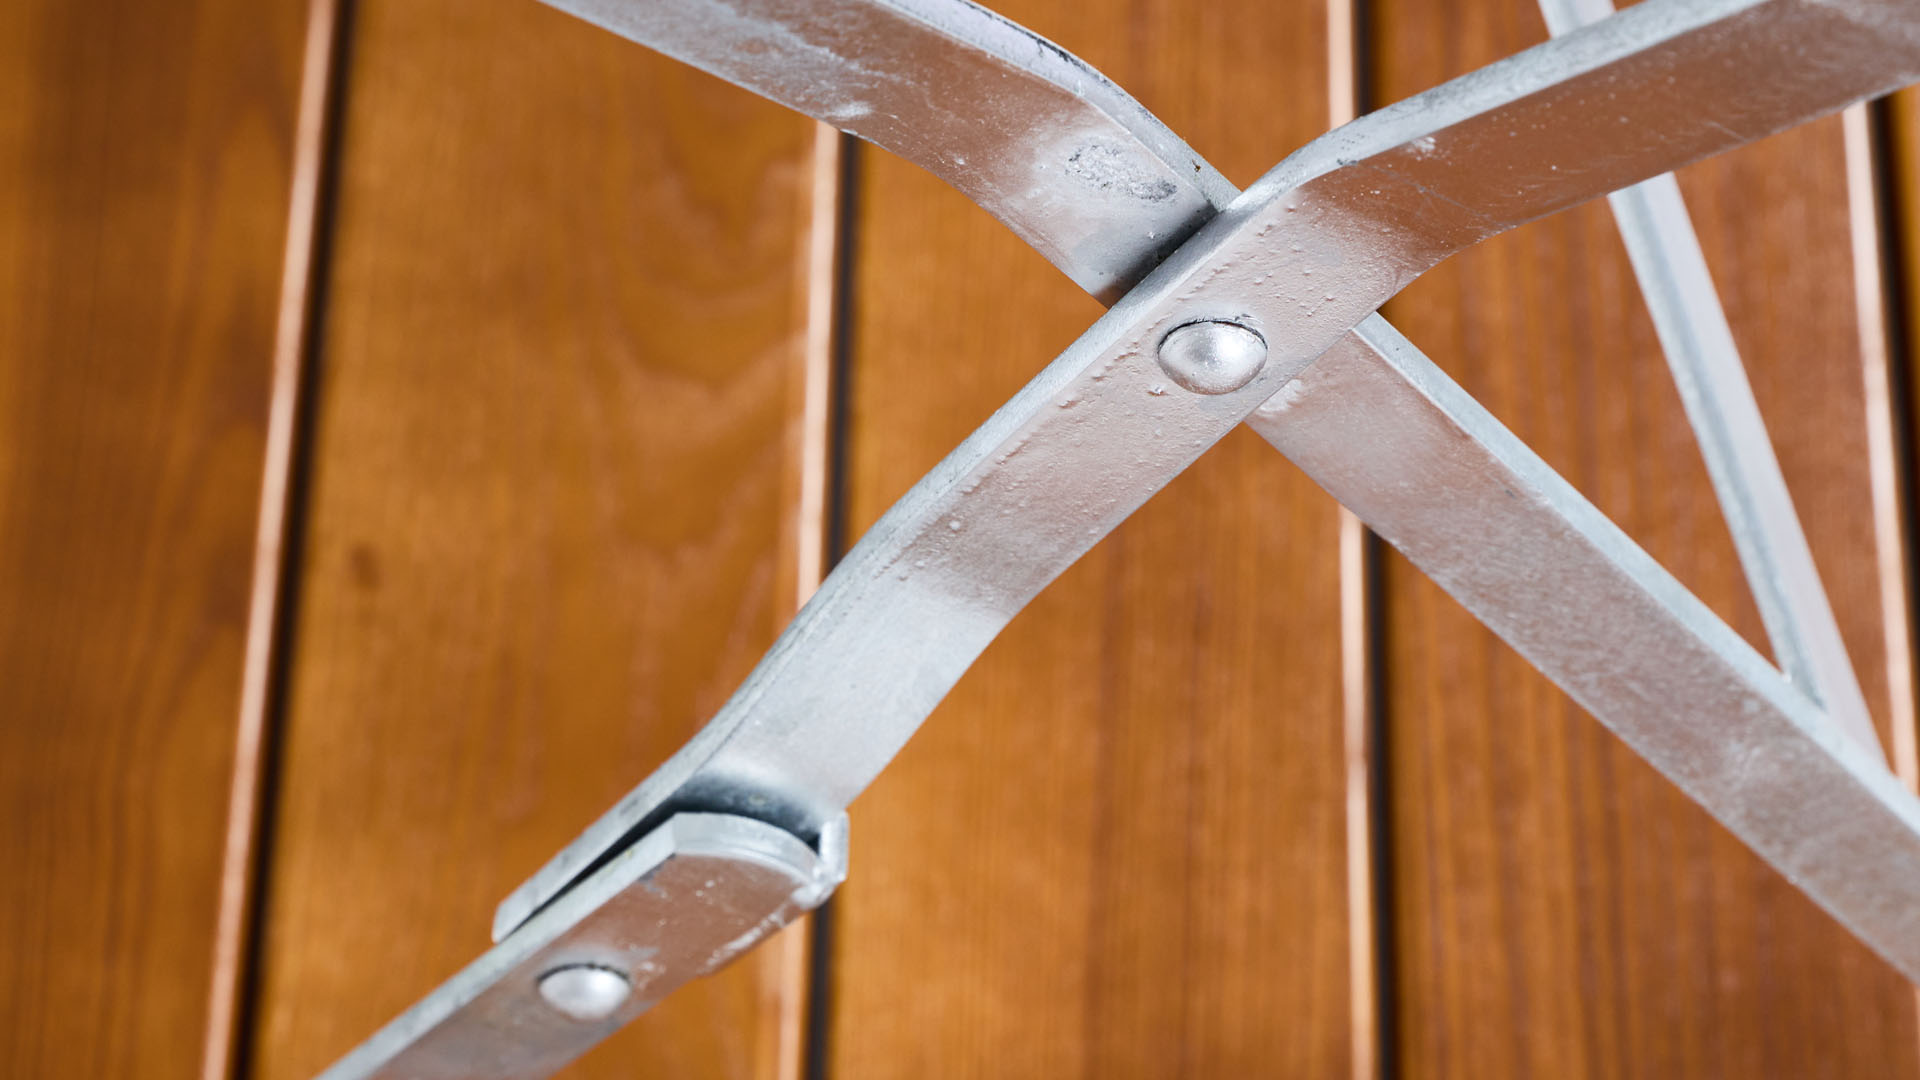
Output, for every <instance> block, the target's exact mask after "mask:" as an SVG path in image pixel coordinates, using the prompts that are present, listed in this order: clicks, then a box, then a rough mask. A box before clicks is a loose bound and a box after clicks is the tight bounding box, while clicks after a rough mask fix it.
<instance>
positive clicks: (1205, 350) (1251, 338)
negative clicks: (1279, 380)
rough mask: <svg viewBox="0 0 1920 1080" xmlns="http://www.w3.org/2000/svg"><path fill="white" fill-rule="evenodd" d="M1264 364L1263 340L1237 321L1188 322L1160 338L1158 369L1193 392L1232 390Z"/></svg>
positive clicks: (1264, 347) (1257, 371)
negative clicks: (1161, 369)
mask: <svg viewBox="0 0 1920 1080" xmlns="http://www.w3.org/2000/svg"><path fill="white" fill-rule="evenodd" d="M1266 363H1267V343H1266V341H1265V340H1264V339H1262V338H1261V337H1260V335H1259V334H1256V333H1254V332H1253V331H1251V330H1249V329H1247V328H1246V327H1244V326H1241V325H1240V324H1239V323H1230V322H1193V323H1188V324H1186V325H1185V326H1176V327H1174V329H1173V331H1172V332H1171V333H1169V334H1168V335H1167V336H1166V337H1164V338H1162V339H1161V340H1160V366H1161V368H1163V369H1165V371H1166V373H1167V374H1168V375H1169V376H1171V377H1172V378H1173V381H1174V382H1177V383H1179V384H1180V385H1181V386H1184V387H1186V388H1187V389H1189V390H1191V391H1193V392H1194V393H1196V394H1227V393H1232V392H1233V391H1235V390H1238V389H1240V388H1241V387H1243V386H1245V385H1247V384H1248V383H1250V382H1252V381H1253V377H1254V376H1255V375H1258V374H1260V369H1261V368H1262V367H1265V366H1266Z"/></svg>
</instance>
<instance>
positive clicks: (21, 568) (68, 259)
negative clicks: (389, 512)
mask: <svg viewBox="0 0 1920 1080" xmlns="http://www.w3.org/2000/svg"><path fill="white" fill-rule="evenodd" d="M303 10H304V5H303V4H302V3H300V2H298V0H269V2H241V0H178V2H175V3H170V4H152V3H141V2H122V0H108V2H105V3H99V4H69V3H65V2H64V0H13V2H10V3H6V4H0V927H4V930H0V1075H5V1076H8V1077H14V1078H20V1080H27V1078H48V1080H53V1078H60V1080H64V1078H68V1077H89V1076H93V1077H106V1076H116V1077H117V1076H140V1077H190V1076H194V1075H196V1074H197V1072H198V1069H199V1066H200V1042H201V1037H202V1031H203V1028H204V1026H205V1023H206V1000H207V986H208V981H209V974H210V966H211V962H212V959H213V934H214V923H215V918H216V908H217V904H218V895H219V877H220V858H221V840H222V827H223V819H224V815H225V813H226V802H227V795H226V791H227V773H228V768H229V764H230V759H231V755H232V747H233V739H234V715H235V710H236V704H237V699H238V696H239V688H240V661H241V645H242V638H243V634H244V629H245V622H246V599H247V596H246V594H247V582H248V576H249V572H250V569H251V561H252V544H253V533H254V517H255V504H256V500H257V496H258V492H259V487H260V468H261V446H262V438H263V430H262V429H263V427H264V424H265V419H266V390H267V379H268V373H269V368H270V364H271V354H272V346H273V330H274V317H275V306H276V299H277V290H278V285H279V277H280V255H281V241H282V235H283V232H284V229H285V226H286V214H287V205H286V189H287V183H288V173H289V167H290V166H289V162H290V158H291V154H292V149H291V147H292V126H293V114H294V105H295V100H294V99H295V90H296V87H297V85H298V79H299V56H300V32H301V29H302V25H303V19H302V15H303Z"/></svg>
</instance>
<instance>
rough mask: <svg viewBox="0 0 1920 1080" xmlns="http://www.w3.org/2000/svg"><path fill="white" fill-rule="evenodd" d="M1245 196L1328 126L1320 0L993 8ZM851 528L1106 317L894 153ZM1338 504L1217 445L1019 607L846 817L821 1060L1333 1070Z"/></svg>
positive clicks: (1156, 1073)
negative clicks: (1067, 56)
mask: <svg viewBox="0 0 1920 1080" xmlns="http://www.w3.org/2000/svg"><path fill="white" fill-rule="evenodd" d="M995 6H996V8H997V10H1000V11H1001V12H1002V13H1004V14H1006V15H1007V16H1008V17H1010V18H1013V19H1016V20H1018V21H1020V22H1023V23H1025V24H1026V25H1028V26H1031V27H1033V28H1034V29H1036V30H1038V31H1039V32H1040V33H1042V34H1045V35H1047V36H1048V37H1051V38H1052V39H1054V40H1055V41H1058V42H1059V43H1061V44H1062V45H1064V46H1065V47H1067V48H1069V49H1071V50H1073V51H1074V52H1075V53H1077V54H1078V55H1080V56H1081V57H1082V58H1084V59H1086V60H1088V61H1089V62H1091V63H1093V64H1094V65H1095V66H1097V67H1099V68H1100V69H1101V70H1103V71H1105V72H1107V73H1108V74H1109V75H1111V76H1113V77H1114V78H1115V79H1116V80H1117V81H1118V82H1120V83H1121V84H1122V85H1123V86H1125V87H1127V88H1128V90H1130V91H1131V92H1132V93H1134V94H1135V95H1136V96H1138V97H1139V98H1140V99H1141V100H1142V101H1143V102H1144V103H1145V104H1146V105H1147V107H1148V108H1150V109H1154V110H1157V111H1158V112H1159V113H1160V115H1161V116H1162V117H1163V118H1165V119H1166V120H1167V121H1168V123H1169V124H1170V126H1171V127H1172V128H1173V129H1174V130H1175V131H1178V132H1180V133H1181V134H1182V135H1183V136H1185V137H1186V138H1187V139H1188V140H1189V141H1190V142H1191V144H1192V145H1193V146H1194V147H1195V149H1197V150H1198V151H1199V152H1201V153H1202V154H1205V155H1207V156H1208V157H1209V158H1210V159H1211V160H1213V161H1214V163H1215V164H1216V165H1218V166H1219V167H1221V168H1222V169H1223V171H1225V172H1226V174H1227V175H1228V176H1229V177H1230V178H1232V179H1234V180H1235V181H1236V182H1239V183H1243V184H1244V183H1247V182H1250V181H1251V180H1252V179H1253V178H1255V177H1256V176H1258V175H1259V174H1260V173H1261V172H1262V171H1264V170H1265V169H1266V168H1268V167H1269V166H1271V165H1272V164H1273V163H1275V162H1277V161H1278V160H1279V159H1280V158H1281V157H1282V156H1284V155H1285V154H1286V153H1287V152H1288V151H1289V150H1291V149H1293V148H1294V147H1295V146H1296V145H1298V144H1299V143H1301V142H1304V141H1306V140H1307V139H1308V138H1310V137H1311V136H1313V135H1316V134H1318V133H1319V132H1320V131H1322V130H1324V128H1325V126H1326V123H1325V118H1326V114H1327V100H1326V79H1327V68H1326V62H1325V51H1326V38H1325V28H1324V25H1323V17H1322V14H1321V7H1320V5H1318V4H1292V3H1289V4H1276V5H1264V6H1262V5H1255V6H1251V7H1249V6H1248V5H1190V4H1180V3H1174V2H1160V0H1153V2H1102V3H1098V4H1087V5H1076V4H1069V3H1065V2H1059V0H1023V2H1019V3H1005V4H996V5H995ZM859 184H860V188H859V191H860V201H859V209H858V213H857V217H856V218H855V227H856V233H855V237H854V241H855V242H854V262H853V266H852V271H853V274H852V287H853V289H854V293H853V298H852V299H853V305H854V316H853V319H852V321H851V333H852V338H851V348H852V350H853V370H852V375H851V379H852V383H851V392H852V410H851V417H850V439H851V464H850V472H849V483H850V489H851V494H852V500H851V501H852V515H853V519H854V521H853V524H854V532H855V534H856V535H857V533H858V530H859V529H860V528H864V527H865V526H866V525H867V524H868V523H870V522H871V521H872V520H873V519H874V518H875V517H876V516H877V515H878V514H879V513H880V512H881V511H882V510H883V509H884V508H885V506H886V505H887V503H888V502H889V501H890V500H891V499H893V498H895V497H897V496H898V495H899V494H900V493H901V492H902V491H904V490H905V489H906V487H907V486H908V485H909V484H910V483H911V482H912V481H913V480H915V479H916V478H918V476H919V475H920V473H921V472H923V471H924V470H925V469H927V468H928V467H929V466H931V465H932V464H933V463H934V462H935V461H936V460H938V459H939V458H940V457H941V456H942V455H944V454H945V453H946V452H947V451H948V450H949V449H951V448H952V446H953V445H954V444H955V443H957V442H958V441H959V440H960V439H961V437H962V436H964V435H965V434H966V432H967V431H968V430H970V429H971V428H972V427H973V426H974V425H975V424H977V423H978V422H980V421H981V420H983V419H984V418H985V417H986V416H987V414H988V413H989V412H990V411H991V410H992V409H993V408H994V407H995V406H997V405H998V404H999V403H1000V402H1001V401H1002V400H1004V399H1005V398H1006V397H1007V396H1008V395H1009V394H1011V393H1012V392H1013V391H1014V390H1015V389H1017V388H1018V386H1019V385H1020V384H1021V383H1022V382H1024V381H1025V380H1026V379H1027V378H1029V377H1030V376H1031V375H1032V374H1033V373H1034V372H1036V371H1038V370H1039V369H1040V367H1041V366H1042V365H1043V364H1044V363H1045V362H1046V361H1048V360H1050V359H1051V358H1052V357H1053V355H1054V354H1055V353H1056V352H1057V351H1058V350H1059V349H1060V348H1061V347H1063V346H1064V345H1066V344H1067V343H1068V342H1069V341H1071V340H1072V339H1073V337H1074V336H1075V335H1076V334H1077V333H1078V332H1079V331H1080V330H1081V329H1082V328H1084V327H1085V326H1086V324H1087V323H1089V322H1091V321H1092V320H1093V319H1094V318H1095V317H1096V316H1097V315H1098V314H1099V313H1100V309H1099V308H1098V307H1097V306H1096V305H1095V304H1094V302H1093V301H1091V300H1090V299H1088V298H1086V297H1085V296H1084V295H1081V294H1079V293H1077V292H1076V291H1075V290H1074V289H1073V287H1072V286H1071V285H1070V284H1069V283H1068V282H1067V281H1066V280H1065V279H1064V278H1063V277H1061V276H1060V275H1059V274H1058V273H1057V272H1056V271H1054V270H1053V269H1052V268H1050V267H1049V266H1047V265H1046V264H1045V263H1044V262H1042V261H1041V260H1040V258H1039V257H1038V256H1036V255H1035V254H1033V253H1032V252H1031V251H1028V250H1027V249H1025V248H1024V247H1023V246H1022V245H1021V244H1020V243H1019V242H1018V241H1017V240H1015V239H1014V238H1013V237H1012V236H1011V235H1010V234H1008V233H1007V232H1006V231H1005V230H1004V229H1002V228H1001V227H1000V226H999V225H997V224H996V223H994V222H993V221H991V220H990V219H988V218H987V217H986V216H985V215H984V214H983V213H981V212H980V211H978V210H977V209H976V208H974V207H972V206H970V205H969V204H967V203H966V202H965V200H963V199H962V198H960V197H959V196H958V195H956V194H954V193H953V192H951V191H950V190H948V189H946V188H945V187H944V186H942V185H941V184H940V183H939V182H938V181H935V180H932V179H930V178H929V177H927V176H926V175H924V174H922V173H920V172H919V171H918V170H916V169H914V168H913V167H912V166H908V165H905V164H903V163H901V162H899V161H897V160H893V159H890V158H888V157H887V156H885V155H883V154H879V153H868V154H866V155H865V156H864V158H863V166H862V168H861V170H860V172H859ZM1335 509H1336V508H1335V506H1334V504H1333V503H1332V502H1331V501H1330V500H1328V499H1327V498H1326V497H1325V496H1324V495H1322V494H1321V493H1319V492H1318V490H1317V489H1315V488H1314V487H1313V486H1312V485H1311V484H1310V483H1308V482H1307V481H1306V480H1305V479H1303V478H1302V477H1300V476H1299V475H1298V474H1297V473H1296V472H1294V471H1293V469H1292V468H1291V466H1289V465H1287V464H1286V463H1285V462H1284V461H1282V460H1281V459H1280V458H1279V457H1278V456H1277V455H1275V454H1273V453H1272V451H1271V450H1269V449H1268V448H1266V447H1265V446H1264V445H1263V444H1261V443H1259V442H1258V440H1256V439H1254V438H1252V437H1250V436H1248V435H1247V434H1246V433H1244V432H1240V433H1236V434H1235V435H1233V436H1232V437H1230V438H1229V439H1228V440H1227V441H1226V442H1225V443H1224V444H1222V445H1221V446H1220V447H1218V448H1216V449H1215V450H1214V451H1212V452H1211V453H1209V454H1208V455H1207V457H1206V458H1205V459H1204V460H1202V461H1201V462H1200V463H1199V465H1197V466H1196V467H1195V468H1194V469H1192V470H1191V471H1189V472H1188V473H1187V474H1186V475H1184V476H1182V477H1181V478H1180V479H1179V480H1178V481H1176V482H1175V483H1174V484H1173V485H1171V486H1170V487H1169V488H1168V489H1167V490H1166V491H1164V492H1163V493H1161V494H1160V495H1158V496H1157V497H1156V498H1155V499H1154V500H1153V501H1152V502H1151V503H1150V504H1148V505H1147V507H1146V508H1145V509H1144V510H1142V511H1141V512H1140V513H1139V514H1137V515H1135V517H1134V519H1132V520H1131V521H1129V522H1128V523H1127V524H1126V525H1124V526H1123V527H1122V528H1121V529H1120V530H1118V531H1117V532H1116V533H1115V534H1114V535H1113V536H1112V537H1110V538H1109V539H1108V540H1107V541H1105V542H1104V543H1102V544H1101V545H1100V546H1099V547H1098V548H1096V549H1095V551H1094V552H1093V553H1092V554H1090V555H1089V556H1088V557H1087V558H1086V559H1084V560H1083V561H1082V562H1081V563H1080V564H1079V565H1078V566H1076V567H1075V568H1074V569H1073V570H1071V571H1069V572H1068V574H1067V575H1066V576H1065V577H1064V578H1063V579H1062V580H1061V581H1059V582H1058V583H1057V584H1055V585H1054V586H1053V587H1052V588H1050V589H1049V590H1048V591H1047V592H1046V593H1045V594H1044V595H1043V596H1042V597H1041V598H1040V600H1039V601H1037V602H1036V603H1035V604H1034V605H1033V607H1032V608H1031V609H1029V610H1028V611H1027V612H1026V613H1025V614H1023V615H1022V616H1021V617H1020V618H1019V619H1017V620H1016V621H1015V622H1014V624H1013V625H1012V626H1011V627H1010V628H1009V629H1008V630H1007V632H1006V633H1005V634H1004V635H1003V637H1002V638H1001V639H1000V641H998V642H997V643H996V644H995V645H994V646H993V647H992V648H990V649H989V650H988V652H987V654H986V656H985V657H984V658H983V659H982V660H981V662H980V663H979V664H978V665H977V666H976V668H975V669H974V670H973V671H972V672H971V673H970V674H969V675H968V676H967V677H966V678H965V679H964V680H963V681H962V682H961V684H960V686H959V687H958V689H957V690H956V691H955V693H954V694H953V696H952V697H951V698H949V699H948V701H947V702H946V703H945V704H944V705H943V706H942V707H941V708H940V709H939V710H938V711H937V712H936V713H935V714H934V716H933V717H932V718H931V719H930V720H929V721H928V723H927V726H926V728H925V729H924V730H923V731H922V732H921V733H920V735H919V736H918V737H917V738H916V739H915V741H914V742H913V743H912V744H911V745H909V746H908V747H907V749H906V751H905V752H904V753H903V754H902V755H901V756H900V757H899V758H898V759H897V760H896V761H895V762H894V764H893V766H892V767H891V768H890V769H889V770H888V771H887V772H886V774H885V775H883V776H882V777H881V779H880V780H879V782H878V783H876V784H875V785H874V787H873V788H872V789H871V790H870V791H869V792H868V793H867V794H866V795H864V796H863V797H862V798H861V799H860V800H858V801H857V802H856V803H855V805H854V808H853V837H854V841H853V850H854V870H853V876H852V879H851V880H850V881H849V882H848V883H847V885H846V886H844V887H843V889H842V892H841V893H840V898H839V899H838V900H837V901H836V903H837V904H838V905H839V907H838V911H837V914H836V924H835V935H834V936H835V941H836V943H837V944H836V949H835V952H834V955H833V957H832V968H831V975H832V979H833V993H834V998H833V1012H832V1016H833V1023H832V1028H831V1033H830V1036H831V1037H830V1042H829V1045H828V1052H829V1055H830V1065H831V1072H832V1074H833V1075H835V1076H842V1077H896V1076H897V1077H914V1076H941V1077H958V1076H995V1077H1024V1076H1055V1075H1067V1076H1074V1075H1085V1076H1100V1077H1130V1076H1141V1077H1148V1076H1151V1077H1164V1076H1172V1075H1182V1076H1190V1077H1193V1076H1223V1077H1226V1076H1232V1077H1239V1076H1247V1075H1289V1076H1339V1075H1345V1074H1346V1072H1347V1069H1348V1061H1349V1057H1350V1047H1349V1031H1348V1029H1349V1016H1348V1013H1349V1003H1348V995H1347V936H1346V935H1347V918H1346V895H1345V855H1344V850H1343V815H1344V812H1345V810H1344V801H1343V800H1344V790H1343V773H1342V767H1341V766H1342V762H1341V753H1342V749H1341V746H1342V744H1341V713H1340V702H1339V690H1340V682H1339V679H1340V664H1339V641H1338V626H1339V621H1338V578H1337V575H1338V564H1337V551H1336V538H1337V535H1338V525H1337V520H1336V516H1335Z"/></svg>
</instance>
